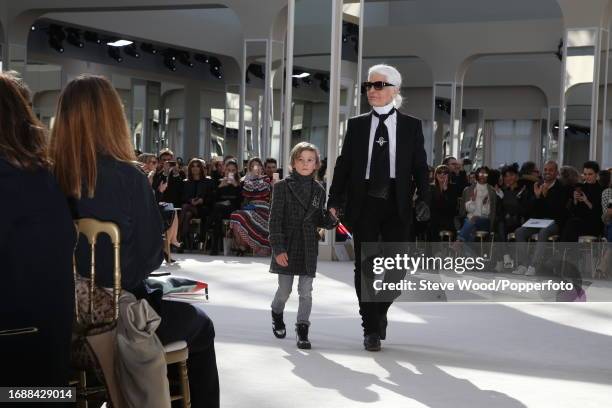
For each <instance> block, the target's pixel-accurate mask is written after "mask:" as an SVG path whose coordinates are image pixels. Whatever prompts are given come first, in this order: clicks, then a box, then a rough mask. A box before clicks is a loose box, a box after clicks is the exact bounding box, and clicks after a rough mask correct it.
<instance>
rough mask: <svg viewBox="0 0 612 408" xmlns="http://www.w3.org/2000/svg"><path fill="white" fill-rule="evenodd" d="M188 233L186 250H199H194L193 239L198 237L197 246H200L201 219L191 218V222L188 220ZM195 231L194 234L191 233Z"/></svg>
mask: <svg viewBox="0 0 612 408" xmlns="http://www.w3.org/2000/svg"><path fill="white" fill-rule="evenodd" d="M189 229H190V230H189V231H188V233H187V236H188V237H189V248H188V249H192V250H193V249H200V248H196V247H194V237H195V236H196V234H197V236H199V237H200V242H199V246H202V242H203V241H202V236H201V234H202V232H201V231H202V219H201V218H192V219H191V220H189ZM194 230H195V232H193V231H194Z"/></svg>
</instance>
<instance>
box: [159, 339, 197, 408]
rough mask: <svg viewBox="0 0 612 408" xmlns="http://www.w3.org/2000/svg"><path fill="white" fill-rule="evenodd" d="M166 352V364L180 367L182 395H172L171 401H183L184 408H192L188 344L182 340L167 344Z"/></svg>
mask: <svg viewBox="0 0 612 408" xmlns="http://www.w3.org/2000/svg"><path fill="white" fill-rule="evenodd" d="M164 351H165V352H166V364H168V365H169V366H170V365H172V364H176V365H177V366H178V376H179V388H180V394H174V395H170V400H172V401H176V400H182V401H183V408H190V407H191V394H190V391H189V376H188V375H187V358H188V357H189V350H188V349H187V343H186V342H185V341H182V340H181V341H175V342H174V343H169V344H166V345H165V346H164ZM171 385H172V383H171ZM171 388H172V387H171Z"/></svg>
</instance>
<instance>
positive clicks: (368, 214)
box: [353, 195, 410, 335]
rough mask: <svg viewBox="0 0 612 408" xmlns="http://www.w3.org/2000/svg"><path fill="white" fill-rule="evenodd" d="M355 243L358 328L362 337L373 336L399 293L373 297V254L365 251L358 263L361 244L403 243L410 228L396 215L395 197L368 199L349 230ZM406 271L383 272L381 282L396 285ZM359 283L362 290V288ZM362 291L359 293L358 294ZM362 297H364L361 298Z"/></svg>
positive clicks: (369, 245) (407, 238)
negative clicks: (359, 317)
mask: <svg viewBox="0 0 612 408" xmlns="http://www.w3.org/2000/svg"><path fill="white" fill-rule="evenodd" d="M353 230H354V231H353V238H354V244H355V291H356V292H357V299H358V300H359V314H360V315H361V320H362V323H361V326H362V327H363V332H364V335H368V334H372V333H377V332H378V331H379V329H380V321H381V318H383V317H386V315H387V311H388V310H389V307H390V306H391V304H392V303H393V299H395V298H396V297H397V296H399V295H400V294H401V292H396V293H395V294H394V295H392V296H391V297H390V294H389V292H386V293H384V296H377V295H375V294H374V289H373V286H372V283H373V280H374V278H375V276H374V273H373V272H372V271H373V269H372V267H373V257H374V256H376V254H373V253H371V250H368V254H364V257H365V258H366V259H364V260H363V262H362V259H361V258H362V244H363V243H368V244H366V246H364V248H366V249H367V248H371V247H372V246H373V244H371V243H376V242H378V241H379V239H380V241H382V242H383V243H385V242H407V241H408V240H409V238H410V228H409V225H407V223H406V222H405V221H403V220H402V219H401V218H400V216H399V213H398V209H397V202H396V198H395V195H392V196H391V197H389V199H386V200H385V199H381V198H374V197H370V196H368V197H367V198H366V199H365V203H364V206H363V209H362V215H361V217H360V219H359V220H358V221H357V222H356V223H355V225H354V228H353ZM405 273H406V271H396V272H392V273H390V272H387V273H385V277H384V281H385V282H399V281H401V280H402V279H403V278H404V276H405ZM362 284H363V288H362ZM362 291H363V292H362ZM362 295H365V296H362Z"/></svg>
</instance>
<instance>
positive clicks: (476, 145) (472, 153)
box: [459, 108, 484, 168]
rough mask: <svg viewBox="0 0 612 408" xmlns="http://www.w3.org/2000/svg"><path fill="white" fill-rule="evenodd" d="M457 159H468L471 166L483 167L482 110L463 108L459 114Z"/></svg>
mask: <svg viewBox="0 0 612 408" xmlns="http://www.w3.org/2000/svg"><path fill="white" fill-rule="evenodd" d="M460 140H461V147H460V149H459V157H460V158H461V159H462V160H463V159H470V160H471V161H472V166H473V167H474V168H478V167H480V166H482V165H484V110H483V109H478V108H471V109H470V108H465V109H463V110H462V113H461V132H460Z"/></svg>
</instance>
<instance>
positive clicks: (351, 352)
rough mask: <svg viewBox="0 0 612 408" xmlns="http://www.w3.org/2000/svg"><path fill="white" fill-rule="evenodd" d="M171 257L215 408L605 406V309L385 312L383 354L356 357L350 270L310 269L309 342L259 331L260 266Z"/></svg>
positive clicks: (608, 382) (357, 329)
mask: <svg viewBox="0 0 612 408" xmlns="http://www.w3.org/2000/svg"><path fill="white" fill-rule="evenodd" d="M173 256H174V257H175V258H176V259H178V260H179V261H180V262H179V266H177V267H174V266H173V267H163V269H165V270H169V271H171V272H172V273H173V274H175V275H182V276H187V277H192V278H198V279H203V280H205V281H206V282H208V283H209V285H210V295H211V301H210V303H208V304H205V305H204V308H205V309H206V311H207V313H208V314H209V315H210V316H211V318H212V319H213V321H214V323H215V329H216V350H217V363H218V366H219V375H220V382H221V406H222V407H224V408H230V407H232V408H233V407H236V408H250V407H257V408H268V407H269V408H277V407H279V408H294V407H295V408H301V407H304V408H306V407H309V408H310V407H316V408H328V407H338V408H353V407H377V408H378V407H381V408H382V407H385V408H386V407H392V408H395V407H398V408H399V407H401V408H408V407H432V408H446V407H449V408H451V407H452V408H463V407H465V408H479V407H487V408H489V407H502V408H514V407H537V408H541V407H551V408H552V407H554V408H563V407H568V408H570V407H571V408H576V407H580V408H589V407H593V408H606V407H612V303H588V304H544V303H540V304H526V303H506V304H457V303H436V304H432V303H394V305H393V306H392V307H391V310H390V312H389V329H388V331H387V340H386V341H383V350H382V351H381V352H378V353H369V352H366V351H364V350H363V346H362V339H363V337H362V331H361V325H360V318H359V313H358V308H357V300H356V295H355V291H354V289H353V266H352V263H348V262H345V263H338V262H319V267H318V268H319V272H318V275H317V278H316V279H315V281H314V292H313V310H312V316H311V322H312V323H311V324H312V326H311V332H310V339H311V342H312V344H313V349H312V350H310V351H298V349H297V348H296V346H295V335H294V333H293V331H292V330H293V324H294V323H295V315H296V311H297V289H296V288H295V287H294V292H293V293H292V295H291V298H290V300H289V302H288V304H287V309H286V311H285V322H286V323H287V327H288V335H287V338H286V339H283V340H278V339H276V338H275V337H274V336H273V334H272V331H271V322H270V306H269V305H270V302H271V300H272V296H273V294H274V291H275V289H276V276H275V275H272V274H270V273H268V265H269V264H268V259H265V258H250V257H244V258H233V257H210V256H205V255H191V254H183V255H176V254H173Z"/></svg>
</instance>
